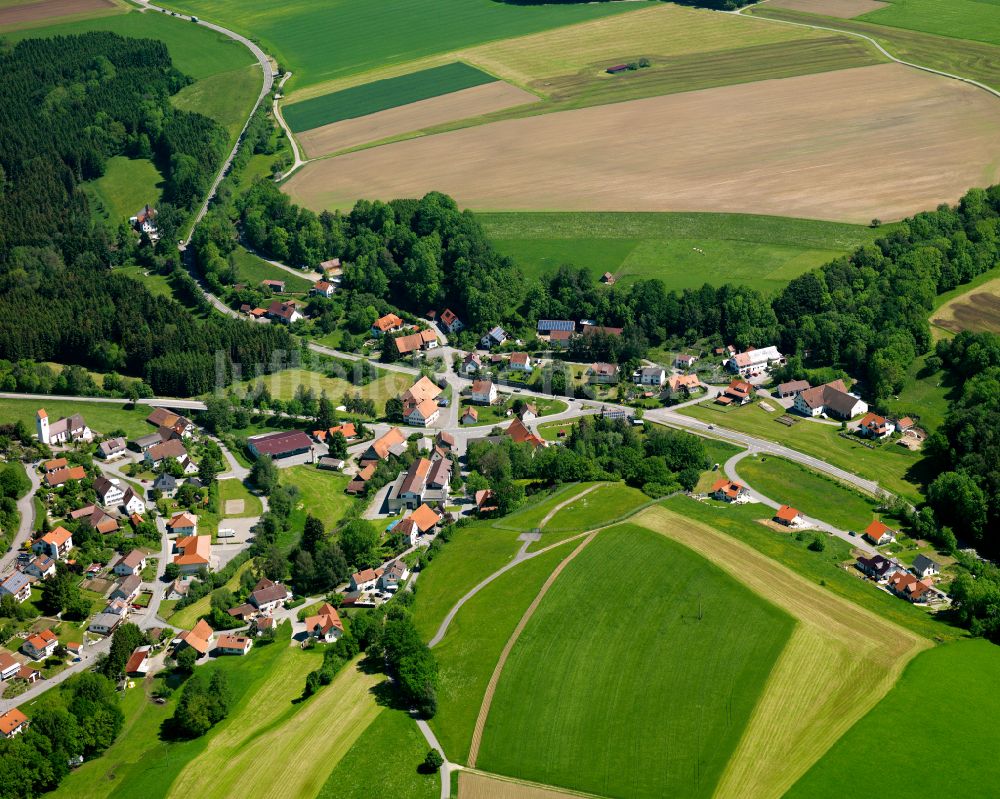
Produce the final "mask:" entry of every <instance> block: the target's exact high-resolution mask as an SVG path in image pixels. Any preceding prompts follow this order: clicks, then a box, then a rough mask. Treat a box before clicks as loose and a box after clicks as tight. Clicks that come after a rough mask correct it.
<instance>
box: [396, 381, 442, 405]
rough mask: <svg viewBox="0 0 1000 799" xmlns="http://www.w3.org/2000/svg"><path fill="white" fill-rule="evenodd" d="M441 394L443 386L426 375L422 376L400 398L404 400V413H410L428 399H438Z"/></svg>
mask: <svg viewBox="0 0 1000 799" xmlns="http://www.w3.org/2000/svg"><path fill="white" fill-rule="evenodd" d="M440 396H441V387H440V386H438V385H437V384H436V383H435V382H434V381H433V380H431V379H430V378H429V377H427V376H426V375H424V376H422V377H421V378H420V379H419V380H418V381H417V382H416V383H414V384H413V385H412V386H410V387H409V388H408V389H406V391H404V392H403V396H402V397H400V399H401V400H402V401H403V413H404V414H405V413H408V412H409V411H410V410H412V409H413V408H414V406H416V405H419V404H420V403H421V402H426V401H427V400H436V399H437V398H438V397H440Z"/></svg>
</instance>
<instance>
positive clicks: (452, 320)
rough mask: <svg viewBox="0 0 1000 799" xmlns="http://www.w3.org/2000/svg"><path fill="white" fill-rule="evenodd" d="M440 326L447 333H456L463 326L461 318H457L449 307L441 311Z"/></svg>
mask: <svg viewBox="0 0 1000 799" xmlns="http://www.w3.org/2000/svg"><path fill="white" fill-rule="evenodd" d="M440 321H441V326H442V327H443V328H444V329H445V330H447V331H448V332H449V333H458V332H460V331H461V330H463V329H464V328H465V325H464V324H463V323H462V320H461V319H459V318H458V316H457V315H456V314H455V312H454V311H453V310H451V308H445V309H444V310H443V311H441V320H440Z"/></svg>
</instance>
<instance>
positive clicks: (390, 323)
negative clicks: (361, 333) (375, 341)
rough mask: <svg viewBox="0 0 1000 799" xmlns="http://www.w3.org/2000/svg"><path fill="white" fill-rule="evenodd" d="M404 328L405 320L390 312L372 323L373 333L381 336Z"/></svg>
mask: <svg viewBox="0 0 1000 799" xmlns="http://www.w3.org/2000/svg"><path fill="white" fill-rule="evenodd" d="M402 329H403V320H402V319H400V318H399V317H398V316H396V314H394V313H388V314H386V315H385V316H380V317H379V318H378V319H376V320H375V324H373V325H372V335H373V336H381V335H384V334H385V333H395V332H396V331H397V330H402Z"/></svg>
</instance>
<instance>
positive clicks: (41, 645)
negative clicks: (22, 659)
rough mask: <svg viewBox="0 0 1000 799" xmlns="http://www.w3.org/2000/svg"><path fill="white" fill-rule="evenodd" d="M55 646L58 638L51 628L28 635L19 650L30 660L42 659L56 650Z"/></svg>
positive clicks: (57, 643) (57, 644)
mask: <svg viewBox="0 0 1000 799" xmlns="http://www.w3.org/2000/svg"><path fill="white" fill-rule="evenodd" d="M57 646H59V639H58V638H56V634H55V633H54V632H52V630H42V631H41V632H39V633H34V634H33V635H29V636H28V637H27V639H26V640H25V642H24V644H23V645H22V646H21V651H22V652H24V654H26V655H27V656H28V657H29V658H31V659H32V660H44V659H45V658H47V657H49V656H50V655H51V654H52V653H53V652H55V651H56V647H57Z"/></svg>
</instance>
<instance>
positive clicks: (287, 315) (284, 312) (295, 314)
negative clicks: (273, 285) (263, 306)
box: [267, 300, 303, 325]
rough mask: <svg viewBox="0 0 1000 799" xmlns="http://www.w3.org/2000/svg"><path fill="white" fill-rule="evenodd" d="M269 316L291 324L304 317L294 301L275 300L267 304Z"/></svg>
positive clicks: (276, 320)
mask: <svg viewBox="0 0 1000 799" xmlns="http://www.w3.org/2000/svg"><path fill="white" fill-rule="evenodd" d="M267 318H268V319H273V320H274V321H275V322H281V324H283V325H290V324H292V323H293V322H298V321H299V320H300V319H302V318H303V317H302V314H301V313H300V312H299V308H298V306H297V305H296V304H295V303H294V302H291V301H288V302H281V301H280V300H275V301H274V302H272V303H271V304H270V305H268V306H267Z"/></svg>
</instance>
